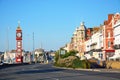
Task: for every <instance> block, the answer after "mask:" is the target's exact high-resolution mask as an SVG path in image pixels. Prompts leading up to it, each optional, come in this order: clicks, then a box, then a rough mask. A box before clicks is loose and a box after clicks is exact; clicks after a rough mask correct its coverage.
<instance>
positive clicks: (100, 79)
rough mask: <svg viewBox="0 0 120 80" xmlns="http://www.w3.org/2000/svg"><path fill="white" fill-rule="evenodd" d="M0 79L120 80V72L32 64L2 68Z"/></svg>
mask: <svg viewBox="0 0 120 80" xmlns="http://www.w3.org/2000/svg"><path fill="white" fill-rule="evenodd" d="M0 80H120V73H111V72H94V71H83V70H70V69H60V68H55V67H53V66H52V64H30V65H20V66H14V67H6V68H2V69H0Z"/></svg>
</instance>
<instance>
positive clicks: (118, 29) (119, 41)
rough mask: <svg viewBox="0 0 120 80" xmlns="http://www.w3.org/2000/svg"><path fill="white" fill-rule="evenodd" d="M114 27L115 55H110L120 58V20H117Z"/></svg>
mask: <svg viewBox="0 0 120 80" xmlns="http://www.w3.org/2000/svg"><path fill="white" fill-rule="evenodd" d="M113 28H114V38H115V39H114V48H115V54H114V56H113V57H110V59H117V58H119V59H120V20H118V21H117V22H116V24H115V25H114V26H113Z"/></svg>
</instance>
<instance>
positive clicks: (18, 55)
mask: <svg viewBox="0 0 120 80" xmlns="http://www.w3.org/2000/svg"><path fill="white" fill-rule="evenodd" d="M16 62H17V63H22V62H23V56H22V30H21V28H20V25H19V24H18V27H17V29H16Z"/></svg>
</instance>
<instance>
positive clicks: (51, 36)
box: [0, 0, 120, 51]
mask: <svg viewBox="0 0 120 80" xmlns="http://www.w3.org/2000/svg"><path fill="white" fill-rule="evenodd" d="M119 4H120V0H0V51H5V50H6V49H7V32H8V33H9V50H11V49H16V40H15V39H16V38H15V37H16V36H15V33H16V28H17V26H18V21H20V25H21V28H22V30H23V48H24V49H25V50H30V51H31V50H32V49H33V46H32V42H33V40H32V34H33V32H34V36H35V48H40V47H42V48H44V49H45V50H51V49H52V50H57V49H58V48H60V47H62V46H64V45H65V44H66V43H68V42H69V41H70V38H71V37H72V34H73V32H74V30H75V28H76V27H79V25H80V22H82V21H84V22H85V25H86V27H93V26H99V25H100V24H103V21H104V20H106V19H107V15H108V14H115V13H116V12H120V6H119ZM8 28H9V30H8V31H7V29H8Z"/></svg>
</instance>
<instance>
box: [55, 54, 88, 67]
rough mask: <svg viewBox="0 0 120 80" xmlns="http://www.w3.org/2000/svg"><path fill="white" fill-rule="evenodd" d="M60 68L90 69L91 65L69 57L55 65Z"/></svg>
mask: <svg viewBox="0 0 120 80" xmlns="http://www.w3.org/2000/svg"><path fill="white" fill-rule="evenodd" d="M54 65H55V66H58V67H67V68H84V69H86V68H90V63H89V62H87V61H86V60H80V59H79V58H78V57H75V56H69V57H67V58H64V59H59V60H58V61H57V62H56V63H55V64H54Z"/></svg>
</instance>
